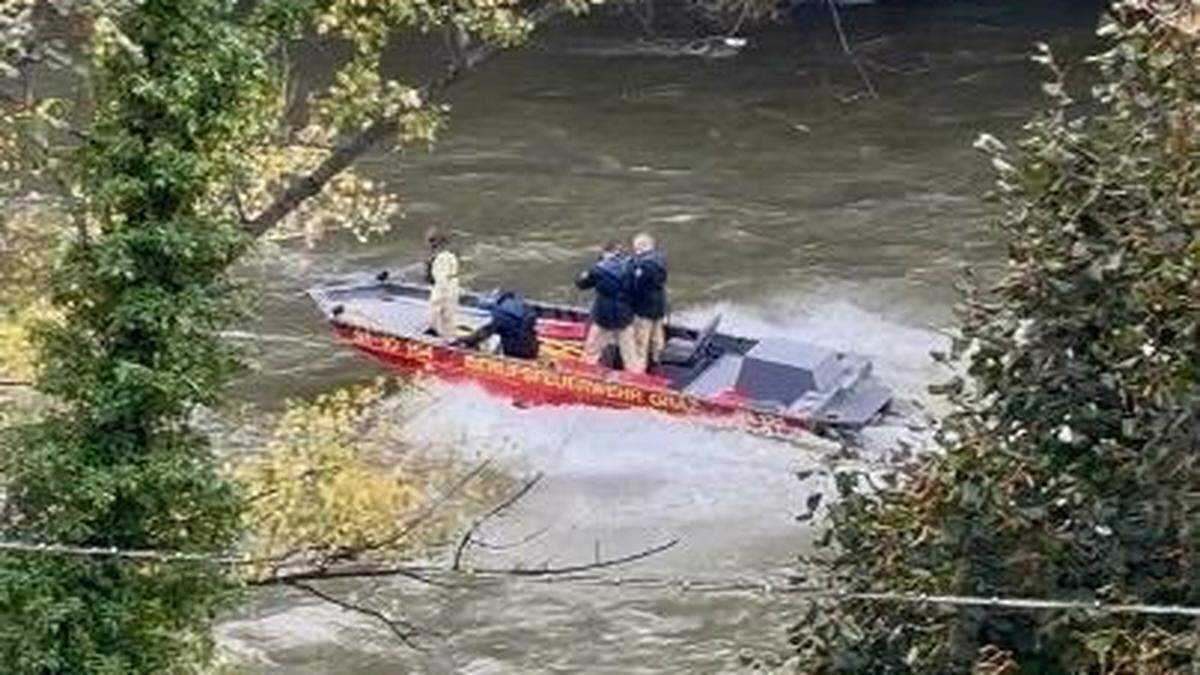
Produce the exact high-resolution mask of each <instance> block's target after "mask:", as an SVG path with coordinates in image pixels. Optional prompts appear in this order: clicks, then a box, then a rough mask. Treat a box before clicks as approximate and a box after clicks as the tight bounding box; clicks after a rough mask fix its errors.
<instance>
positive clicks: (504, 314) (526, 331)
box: [450, 290, 538, 359]
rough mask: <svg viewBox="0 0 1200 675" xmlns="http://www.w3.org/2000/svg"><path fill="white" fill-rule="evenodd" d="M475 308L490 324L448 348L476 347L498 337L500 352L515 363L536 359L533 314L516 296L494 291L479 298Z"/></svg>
mask: <svg viewBox="0 0 1200 675" xmlns="http://www.w3.org/2000/svg"><path fill="white" fill-rule="evenodd" d="M479 308H480V309H482V310H484V311H486V312H487V313H488V314H489V315H490V317H491V320H490V321H488V322H487V323H486V324H484V325H482V326H480V327H479V328H478V329H476V330H475V332H473V333H471V334H470V335H468V336H466V337H461V338H458V339H456V340H454V341H453V342H451V343H450V344H452V345H455V346H461V347H477V346H479V343H481V342H483V341H484V340H486V339H488V338H489V337H491V336H493V335H497V336H499V337H500V352H501V353H502V354H504V355H505V356H511V357H514V358H518V359H536V358H537V355H538V335H537V312H535V311H534V309H533V308H532V307H530V306H529V305H527V304H526V303H525V300H524V299H523V298H522V297H521V296H520V295H518V294H516V293H513V292H511V291H505V290H496V291H492V292H491V293H488V294H487V295H485V296H483V297H482V298H481V299H480V301H479Z"/></svg>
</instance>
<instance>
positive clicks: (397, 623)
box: [287, 582, 421, 650]
mask: <svg viewBox="0 0 1200 675" xmlns="http://www.w3.org/2000/svg"><path fill="white" fill-rule="evenodd" d="M287 585H288V586H289V587H291V588H297V589H299V590H302V591H304V592H305V593H308V594H309V595H312V596H313V597H315V598H317V599H319V600H322V601H324V602H328V603H329V604H331V605H336V606H338V607H340V608H342V609H344V610H346V611H348V612H354V613H356V614H362V615H363V616H366V617H369V618H371V619H374V620H376V621H378V622H380V623H382V624H383V625H384V626H387V628H388V630H390V631H391V632H392V634H393V635H395V636H396V637H397V638H399V639H400V641H401V642H403V643H404V645H405V646H407V647H410V648H412V649H416V650H421V646H420V645H418V644H417V643H416V641H415V640H414V637H415V636H416V635H417V633H418V632H419V631H418V630H417V627H416V626H414V625H413V624H411V623H409V622H407V621H405V620H403V619H397V618H395V617H390V616H388V615H387V614H384V613H383V612H381V611H379V610H377V609H372V608H370V607H366V606H364V605H358V604H355V603H353V602H349V601H347V600H342V599H341V598H339V597H337V596H334V595H330V594H329V593H326V592H324V591H322V590H320V589H317V588H314V587H313V586H310V585H308V584H304V583H300V582H289V583H288V584H287Z"/></svg>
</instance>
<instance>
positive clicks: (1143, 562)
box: [793, 0, 1200, 673]
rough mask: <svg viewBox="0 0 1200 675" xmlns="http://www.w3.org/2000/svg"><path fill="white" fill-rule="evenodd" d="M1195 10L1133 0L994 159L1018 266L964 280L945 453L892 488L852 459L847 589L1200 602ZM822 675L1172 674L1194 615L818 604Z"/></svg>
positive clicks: (802, 653)
mask: <svg viewBox="0 0 1200 675" xmlns="http://www.w3.org/2000/svg"><path fill="white" fill-rule="evenodd" d="M1196 18H1197V16H1196V9H1195V7H1194V5H1193V4H1191V3H1189V2H1186V1H1183V0H1180V1H1158V2H1149V1H1147V0H1120V1H1119V2H1116V3H1115V4H1114V5H1113V7H1112V8H1111V11H1110V15H1109V17H1108V19H1107V20H1106V22H1105V23H1104V26H1103V28H1102V29H1101V31H1100V34H1101V35H1102V36H1103V37H1104V38H1105V39H1106V40H1107V41H1108V44H1109V49H1108V51H1106V52H1105V53H1103V54H1101V55H1099V56H1097V57H1095V58H1093V59H1092V62H1093V63H1095V64H1098V65H1099V68H1100V73H1101V83H1100V84H1099V86H1097V87H1096V88H1095V90H1094V100H1093V101H1091V103H1090V104H1089V105H1086V106H1076V105H1074V104H1073V101H1072V100H1071V98H1070V97H1069V94H1068V91H1067V88H1066V86H1065V83H1064V78H1063V72H1062V70H1061V69H1060V68H1059V66H1058V65H1057V64H1056V63H1055V62H1054V60H1053V58H1052V57H1051V54H1050V53H1049V50H1048V49H1046V48H1044V47H1043V48H1042V49H1041V51H1040V52H1039V54H1038V55H1037V57H1036V59H1035V60H1037V61H1039V62H1041V63H1043V64H1045V65H1046V66H1047V67H1049V68H1050V70H1051V72H1052V73H1053V75H1054V77H1053V79H1052V80H1051V81H1050V82H1049V83H1047V84H1046V85H1045V90H1046V92H1047V94H1048V96H1049V99H1050V101H1051V104H1052V105H1051V107H1050V109H1049V111H1047V112H1046V113H1044V114H1041V115H1039V116H1038V117H1037V118H1036V119H1034V121H1032V122H1031V123H1030V124H1029V125H1028V126H1027V127H1026V137H1025V138H1024V139H1023V140H1022V141H1021V142H1020V143H1019V144H1018V145H1017V146H1016V147H1015V148H1009V147H1005V146H1004V145H1003V144H1001V143H1000V142H999V141H998V140H996V139H994V138H992V137H988V136H985V137H983V138H981V140H980V142H979V147H980V148H981V149H982V150H984V151H985V152H987V153H988V154H989V155H990V156H991V158H992V164H993V165H994V166H995V168H996V169H997V171H998V174H999V180H998V183H997V188H998V189H997V194H998V197H999V199H1000V202H1001V203H1002V204H1003V207H1004V210H1003V213H1004V215H1003V218H1002V220H1001V221H1000V223H999V231H1000V233H1001V235H1002V236H1003V238H1004V240H1005V241H1006V242H1007V244H1008V265H1007V270H1006V272H1005V274H1004V275H1003V278H1002V279H1000V281H999V282H998V283H995V284H994V285H990V286H988V285H986V284H985V283H984V282H983V281H982V280H980V279H977V278H974V277H972V278H971V279H969V280H968V283H967V285H966V294H965V296H964V301H963V303H962V305H961V308H960V315H961V317H962V332H961V339H959V340H957V341H956V344H955V351H956V353H957V355H958V356H959V358H960V360H961V362H962V364H963V365H964V367H965V370H966V373H967V374H968V375H969V378H970V380H969V382H961V381H960V382H958V383H957V385H956V386H954V387H952V388H951V391H952V392H954V393H953V395H952V401H953V403H954V406H955V412H954V413H953V414H952V415H951V416H950V417H949V418H948V419H947V420H946V421H945V425H944V432H943V444H944V449H945V454H944V456H941V457H938V458H936V459H934V460H932V461H930V462H929V463H928V464H927V465H926V466H924V467H920V468H919V469H916V470H914V471H913V472H912V473H911V474H910V475H909V478H908V480H907V481H906V482H905V483H903V484H902V485H901V486H900V487H898V488H895V489H883V490H880V491H874V492H860V491H859V490H858V489H857V482H858V479H857V478H855V477H852V476H849V475H845V476H842V477H840V479H839V483H840V485H841V487H842V489H843V493H844V500H843V501H842V502H841V503H840V504H839V505H838V506H836V507H835V508H834V509H833V511H832V530H831V535H832V538H833V541H834V542H835V544H836V548H835V551H834V554H833V559H832V562H831V564H830V570H829V571H830V574H831V578H832V580H833V582H834V583H836V584H838V585H841V586H848V587H849V588H850V589H852V590H889V591H902V592H912V593H929V594H962V595H975V596H984V597H991V596H1002V597H1003V596H1018V597H1035V598H1049V599H1063V600H1084V601H1087V602H1091V601H1093V600H1098V601H1102V602H1143V603H1154V604H1167V605H1170V604H1180V605H1190V606H1197V605H1200V577H1197V570H1198V569H1200V565H1198V563H1200V532H1198V530H1197V526H1198V525H1200V499H1197V495H1200V219H1198V214H1200V189H1198V186H1200V146H1198V145H1197V140H1198V136H1197V129H1198V128H1200V127H1197V122H1198V121H1200V120H1197V107H1196V101H1197V95H1198V93H1200V92H1198V90H1197V83H1198V78H1200V61H1198V60H1197V44H1198V42H1197V39H1198V36H1197V30H1196V28H1197V26H1198V25H1200V24H1198V23H1197V22H1196ZM793 640H794V645H795V648H796V650H797V657H798V660H799V661H800V662H802V663H804V664H805V666H806V669H811V670H812V671H814V672H895V673H905V672H911V673H929V672H969V671H972V670H974V671H975V672H984V673H1017V672H1040V673H1076V672H1077V673H1083V672H1088V673H1109V672H1112V673H1116V672H1123V673H1124V672H1140V673H1168V672H1177V673H1182V672H1191V670H1192V669H1195V668H1197V667H1200V633H1198V632H1197V631H1196V626H1195V624H1194V623H1193V622H1191V621H1190V620H1188V619H1186V618H1180V617H1151V616H1144V615H1112V614H1086V613H1077V612H1038V613H1030V612H1023V611H1011V610H1001V609H991V608H985V609H974V608H972V609H954V610H948V609H929V608H926V607H922V606H912V605H909V606H897V605H882V604H877V603H873V602H863V601H847V602H844V603H839V604H837V605H824V604H822V605H818V606H815V607H814V608H813V609H812V611H811V613H810V614H809V616H808V617H807V621H806V622H805V623H803V624H800V625H797V626H796V627H795V629H794V635H793Z"/></svg>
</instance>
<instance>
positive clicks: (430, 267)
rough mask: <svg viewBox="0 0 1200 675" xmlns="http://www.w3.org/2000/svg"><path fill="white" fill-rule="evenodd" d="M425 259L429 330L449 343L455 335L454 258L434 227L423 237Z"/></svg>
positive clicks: (455, 274) (446, 241)
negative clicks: (428, 285)
mask: <svg viewBox="0 0 1200 675" xmlns="http://www.w3.org/2000/svg"><path fill="white" fill-rule="evenodd" d="M425 243H427V244H429V258H428V259H427V260H426V262H425V281H426V282H428V283H429V284H430V285H431V286H432V288H431V289H430V290H429V329H430V331H431V332H432V333H433V334H435V335H437V336H438V337H442V338H447V339H453V338H455V337H457V331H458V296H459V293H460V292H461V289H460V288H459V285H458V256H456V255H454V252H453V251H451V250H450V248H449V244H450V238H449V237H448V236H446V234H445V233H444V232H442V231H441V230H440V229H438V228H436V227H431V228H429V230H428V231H427V232H426V233H425Z"/></svg>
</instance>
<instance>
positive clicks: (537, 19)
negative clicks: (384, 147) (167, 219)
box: [245, 0, 568, 239]
mask: <svg viewBox="0 0 1200 675" xmlns="http://www.w3.org/2000/svg"><path fill="white" fill-rule="evenodd" d="M567 9H568V8H567V5H566V4H565V3H563V2H562V1H561V0H548V2H547V4H545V5H543V6H542V7H541V8H539V9H538V10H537V11H535V12H533V13H532V14H530V15H529V17H528V20H529V22H530V23H531V24H532V25H533V27H534V28H535V29H536V28H537V27H538V26H540V25H542V24H544V23H545V22H547V21H549V20H550V19H551V18H553V17H554V16H557V15H558V14H561V13H564V12H566V11H567ZM502 49H503V48H502V47H501V46H499V45H496V44H491V43H484V44H480V45H479V46H477V47H475V48H474V49H472V50H470V51H468V52H467V53H465V54H463V56H462V58H461V59H456V60H455V61H454V62H453V63H451V64H450V65H449V67H447V68H446V70H445V71H444V72H443V73H442V74H441V75H440V76H438V77H436V78H434V79H432V80H430V81H429V82H427V83H426V84H425V85H424V86H423V87H421V88H420V89H419V90H418V91H419V93H420V98H421V100H422V101H428V100H429V99H430V98H431V97H432V96H433V95H434V94H437V93H439V92H441V91H442V90H443V89H446V88H447V87H449V86H450V85H452V84H454V83H455V82H457V81H458V80H459V79H461V78H462V76H463V75H465V74H466V73H467V72H468V71H470V70H473V69H475V68H477V67H478V66H479V65H480V64H482V63H483V62H484V61H487V60H488V59H489V58H491V57H492V56H494V55H495V54H496V53H498V52H500V51H501V50H502ZM399 129H400V125H399V122H398V121H397V120H396V119H395V118H390V117H376V118H375V119H373V120H372V121H371V122H370V123H368V124H367V126H366V128H364V129H363V130H362V131H361V132H359V133H358V134H357V135H356V136H354V137H353V138H350V139H348V140H346V141H345V142H343V143H340V144H339V145H338V146H337V148H336V149H335V150H334V151H333V152H332V153H331V154H330V155H329V156H328V157H326V158H325V160H324V161H323V162H321V164H320V165H319V166H317V168H316V169H314V170H313V171H312V172H311V173H309V174H306V175H304V176H300V177H299V178H297V179H296V180H295V181H294V182H293V183H292V184H291V185H289V186H288V188H287V189H286V190H284V191H283V194H282V195H280V196H279V197H278V198H277V199H276V200H275V201H274V202H273V203H272V204H271V205H270V206H268V207H267V208H266V209H264V210H263V211H262V212H261V213H259V214H258V215H257V216H255V217H254V218H251V219H250V220H248V221H246V222H245V231H246V234H248V235H249V236H250V237H253V238H255V239H257V238H258V237H261V236H262V235H263V234H264V233H266V232H267V230H270V229H271V228H272V227H274V226H275V225H276V224H277V223H279V221H281V220H283V219H284V218H286V217H287V215H288V214H289V213H291V212H292V211H294V210H296V209H297V208H298V207H299V206H300V205H301V204H303V203H304V202H306V201H308V200H309V199H311V198H312V197H315V196H316V195H317V194H319V193H320V192H321V190H322V189H324V187H325V185H326V184H328V183H329V181H331V180H333V178H334V177H335V176H337V175H338V174H340V173H341V172H342V171H345V170H346V169H347V168H348V167H349V166H350V165H351V164H353V163H354V162H355V161H357V160H358V158H359V157H361V156H362V155H363V154H364V153H366V152H367V151H368V150H370V149H371V148H372V147H374V146H375V144H376V143H378V142H379V141H381V140H383V139H385V138H387V137H389V136H393V135H395V134H396V133H397V132H398V131H399Z"/></svg>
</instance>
